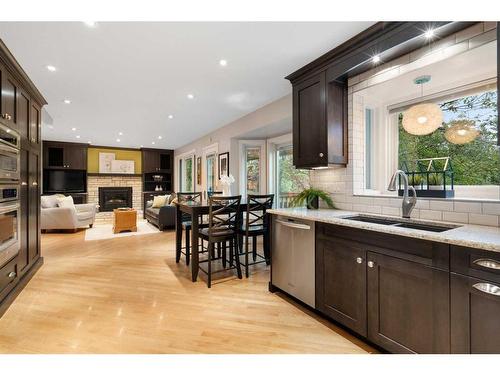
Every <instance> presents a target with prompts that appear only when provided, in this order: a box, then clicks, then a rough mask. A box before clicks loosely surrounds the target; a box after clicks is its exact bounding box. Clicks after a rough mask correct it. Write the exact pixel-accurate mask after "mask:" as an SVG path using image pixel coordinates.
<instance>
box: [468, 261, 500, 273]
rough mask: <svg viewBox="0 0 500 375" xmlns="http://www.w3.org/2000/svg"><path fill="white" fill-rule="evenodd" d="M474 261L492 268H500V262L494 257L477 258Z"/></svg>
mask: <svg viewBox="0 0 500 375" xmlns="http://www.w3.org/2000/svg"><path fill="white" fill-rule="evenodd" d="M472 263H474V264H476V265H478V266H481V267H484V268H489V269H492V270H500V262H498V261H496V260H493V259H476V260H475V261H473V262H472Z"/></svg>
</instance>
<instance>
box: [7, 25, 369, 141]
mask: <svg viewBox="0 0 500 375" xmlns="http://www.w3.org/2000/svg"><path fill="white" fill-rule="evenodd" d="M371 24H373V23H372V22H329V23H319V22H316V23H308V22H298V23H290V22H286V23H278V22H268V23H249V22H246V23H234V22H233V23H222V22H217V23H202V22H196V23H195V22H193V23H167V22H163V23H161V22H142V23H140V22H99V23H97V26H96V27H94V28H90V27H88V26H86V25H85V24H84V23H82V22H22V23H20V22H16V23H13V22H9V23H7V22H1V23H0V38H1V39H3V41H4V42H5V44H6V45H7V46H8V48H9V49H10V50H11V52H12V53H13V54H14V56H15V57H16V58H17V60H18V61H19V63H20V64H21V65H22V66H23V68H24V69H25V70H26V72H27V73H28V75H29V76H30V77H31V79H32V80H33V82H34V83H35V85H36V86H37V87H38V88H39V90H40V91H41V92H42V94H43V95H44V96H45V98H46V99H47V101H48V102H49V105H48V106H47V107H46V109H47V111H48V112H49V114H50V116H51V117H52V118H53V128H50V127H49V126H48V125H44V127H43V138H44V139H48V140H65V141H81V142H87V141H92V144H96V145H116V146H122V147H139V146H141V145H143V146H144V147H162V148H177V147H180V146H183V145H185V144H186V143H189V142H191V141H193V140H195V139H197V138H199V137H200V136H202V135H204V134H206V133H208V132H210V131H212V130H214V129H217V128H219V127H221V126H223V125H225V124H227V123H229V122H231V121H233V120H235V119H237V118H239V117H241V116H243V115H245V114H247V113H249V112H252V111H254V110H256V109H258V108H259V107H261V106H263V105H265V104H267V103H269V102H272V101H274V100H276V99H278V98H280V97H282V96H284V95H286V94H288V93H290V92H291V86H290V84H289V82H288V81H286V80H285V79H284V78H283V77H284V76H285V75H287V74H289V73H291V72H293V71H294V70H296V69H298V68H300V67H302V66H303V65H305V64H306V63H308V62H310V61H311V60H313V59H314V58H316V57H318V56H320V55H321V54H323V53H325V52H327V51H329V50H330V49H332V48H334V47H335V46H337V45H339V44H340V43H342V42H344V41H345V40H347V39H349V38H350V37H352V36H354V35H355V34H357V33H359V32H360V31H362V30H363V29H365V28H367V27H369V26H370V25H371ZM220 59H225V60H227V62H228V65H227V66H226V67H221V66H220V65H219V60H220ZM47 65H53V66H55V67H56V68H57V71H56V72H53V73H51V72H49V71H48V70H47V69H46V66H47ZM188 93H192V94H194V95H195V98H194V99H193V100H189V99H187V97H186V96H187V94H188ZM66 98H68V99H70V100H71V104H69V105H68V104H64V103H63V100H64V99H66ZM169 114H172V115H173V116H174V118H173V119H171V120H170V119H168V115H169ZM73 127H74V128H76V131H72V130H71V129H72V128H73ZM119 132H123V135H122V136H119V135H118V133H119ZM77 135H79V136H80V138H79V139H78V138H76V136H77ZM158 136H162V139H161V140H159V139H158ZM117 138H119V139H120V140H121V142H120V143H117V142H116V139H117ZM153 141H154V142H155V145H154V146H153V145H152V142H153Z"/></svg>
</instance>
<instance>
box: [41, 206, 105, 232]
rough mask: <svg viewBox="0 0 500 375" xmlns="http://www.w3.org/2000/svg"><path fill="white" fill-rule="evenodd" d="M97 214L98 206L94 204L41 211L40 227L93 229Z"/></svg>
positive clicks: (43, 209)
mask: <svg viewBox="0 0 500 375" xmlns="http://www.w3.org/2000/svg"><path fill="white" fill-rule="evenodd" d="M95 214H96V205H95V204H92V203H87V204H75V208H74V209H73V207H49V208H42V209H41V217H40V222H41V223H40V224H41V225H40V226H41V229H42V230H47V229H73V230H75V231H76V230H77V229H78V228H84V227H86V226H89V228H92V225H93V224H94V219H95Z"/></svg>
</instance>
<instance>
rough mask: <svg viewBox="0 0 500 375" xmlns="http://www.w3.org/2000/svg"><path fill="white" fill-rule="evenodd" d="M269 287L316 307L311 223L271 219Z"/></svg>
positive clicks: (313, 246) (278, 218)
mask: <svg viewBox="0 0 500 375" xmlns="http://www.w3.org/2000/svg"><path fill="white" fill-rule="evenodd" d="M272 228H273V234H272V239H273V245H272V254H271V259H272V261H271V262H272V276H271V277H272V280H271V282H272V284H273V285H274V286H276V287H278V288H280V289H281V290H283V291H285V292H287V293H288V294H290V295H292V296H294V297H295V298H297V299H299V300H300V301H302V302H304V303H306V304H308V305H309V306H312V307H315V276H314V264H315V250H314V249H315V229H314V221H308V220H301V219H293V218H289V217H284V216H276V215H273V225H272Z"/></svg>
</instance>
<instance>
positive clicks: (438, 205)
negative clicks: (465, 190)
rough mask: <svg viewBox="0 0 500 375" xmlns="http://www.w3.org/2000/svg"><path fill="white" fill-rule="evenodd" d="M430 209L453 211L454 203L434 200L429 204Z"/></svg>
mask: <svg viewBox="0 0 500 375" xmlns="http://www.w3.org/2000/svg"><path fill="white" fill-rule="evenodd" d="M429 208H430V209H431V210H437V211H453V202H451V201H438V200H432V201H430V203H429Z"/></svg>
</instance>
